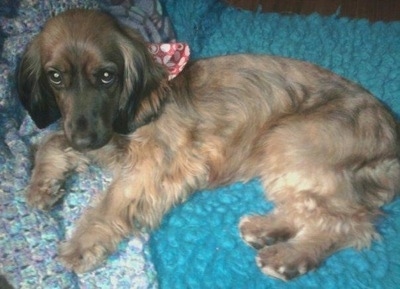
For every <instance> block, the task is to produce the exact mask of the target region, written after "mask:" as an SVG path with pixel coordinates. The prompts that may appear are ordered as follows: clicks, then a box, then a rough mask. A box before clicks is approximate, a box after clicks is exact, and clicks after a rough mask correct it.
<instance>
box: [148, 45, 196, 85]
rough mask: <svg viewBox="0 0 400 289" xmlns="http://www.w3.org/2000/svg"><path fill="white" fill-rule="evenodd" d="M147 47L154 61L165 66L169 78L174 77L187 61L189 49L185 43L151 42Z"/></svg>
mask: <svg viewBox="0 0 400 289" xmlns="http://www.w3.org/2000/svg"><path fill="white" fill-rule="evenodd" d="M148 47H149V50H150V53H151V54H153V57H154V59H155V61H157V62H158V63H160V64H162V65H164V66H165V67H166V68H167V70H168V72H169V77H168V79H169V80H171V79H173V78H174V77H176V76H177V75H178V74H179V73H180V72H181V71H182V70H183V68H184V67H185V65H186V63H187V62H188V61H189V55H190V49H189V46H188V45H187V44H186V43H177V42H172V43H160V44H157V43H151V44H149V46H148Z"/></svg>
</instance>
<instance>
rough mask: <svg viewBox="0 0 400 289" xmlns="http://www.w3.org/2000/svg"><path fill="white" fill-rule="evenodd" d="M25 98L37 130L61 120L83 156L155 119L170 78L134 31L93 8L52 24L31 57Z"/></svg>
mask: <svg viewBox="0 0 400 289" xmlns="http://www.w3.org/2000/svg"><path fill="white" fill-rule="evenodd" d="M17 78H18V79H17V81H18V90H19V97H20V100H21V102H22V104H23V105H24V107H25V108H26V109H27V111H28V112H29V114H30V115H31V117H32V119H33V120H34V122H35V123H36V125H37V126H38V127H39V128H44V127H46V126H48V125H49V124H50V123H52V122H54V121H56V120H57V119H58V118H60V117H62V120H63V127H64V132H65V135H66V137H67V138H68V140H69V141H70V143H71V145H72V146H73V147H74V148H76V149H78V150H88V149H96V148H99V147H101V146H103V145H105V144H106V143H107V142H108V141H109V140H110V139H111V137H112V134H113V133H114V132H116V133H120V134H128V133H130V132H132V131H134V130H135V129H136V128H137V127H139V126H141V125H143V124H145V123H147V122H149V121H150V120H151V119H152V118H154V117H155V116H156V115H157V114H158V111H159V109H160V107H161V105H162V101H163V99H162V98H163V93H161V91H162V90H163V88H164V87H165V86H166V78H167V73H166V71H165V70H164V69H163V67H161V66H160V65H159V64H157V63H155V61H154V60H153V58H152V56H151V55H150V53H149V51H148V49H147V45H146V44H145V43H144V41H143V40H142V38H141V37H140V36H139V35H138V34H137V33H136V32H134V31H132V30H130V29H128V28H125V27H123V26H121V25H120V24H119V23H118V22H117V21H116V20H115V19H113V18H112V17H111V16H109V15H107V14H105V13H101V12H98V11H93V10H70V11H67V12H64V13H62V14H60V15H58V16H56V17H54V18H52V19H50V20H49V21H48V22H47V23H46V24H45V26H44V28H43V30H42V32H41V33H40V34H39V35H38V36H36V38H34V39H33V41H32V42H31V44H30V45H29V46H28V48H27V50H26V51H25V53H24V55H23V57H22V59H21V63H20V67H19V71H18V77H17Z"/></svg>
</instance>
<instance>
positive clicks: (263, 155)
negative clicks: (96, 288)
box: [18, 10, 400, 280]
mask: <svg viewBox="0 0 400 289" xmlns="http://www.w3.org/2000/svg"><path fill="white" fill-rule="evenodd" d="M18 81H19V83H18V88H19V95H20V99H21V102H22V103H23V105H24V106H25V108H26V109H27V110H28V112H29V113H30V115H31V116H32V118H33V120H34V121H35V122H36V124H37V126H38V127H40V128H42V127H45V126H47V125H48V124H50V123H51V122H53V121H55V120H57V119H58V118H59V117H61V118H62V123H63V132H58V133H54V134H52V135H51V136H50V137H48V138H47V139H46V140H45V141H44V143H43V144H42V145H41V146H40V147H39V149H38V151H37V153H36V158H35V166H34V169H33V173H32V180H31V183H30V185H29V188H28V190H27V199H28V202H29V203H30V204H31V205H32V206H33V207H36V208H39V209H49V208H50V207H51V206H52V205H53V204H54V203H55V202H56V201H57V200H58V199H60V197H61V196H62V194H63V192H64V191H63V190H60V187H61V186H62V184H63V182H64V180H65V178H66V176H67V175H68V174H69V173H71V172H72V171H75V170H78V171H79V170H80V169H82V168H84V167H85V166H87V164H88V163H89V161H96V162H98V163H100V164H103V165H106V166H108V167H110V168H111V170H112V171H113V172H114V179H113V181H112V183H111V185H110V187H109V189H108V191H107V193H106V194H105V196H104V198H103V199H102V200H101V201H100V202H99V204H98V205H97V206H95V207H94V208H90V209H88V210H87V211H86V213H85V214H84V216H83V217H82V218H81V220H80V222H78V224H77V228H76V231H75V233H74V234H73V236H72V238H71V239H70V240H68V241H66V242H65V243H63V244H62V245H61V246H60V251H59V255H60V258H61V260H62V261H63V263H64V264H65V265H66V266H67V267H68V268H70V269H73V270H74V271H76V272H84V271H87V270H90V269H92V268H94V267H95V266H98V265H99V264H100V263H101V262H102V260H103V259H104V258H105V257H106V256H107V254H109V253H110V252H112V251H113V250H115V248H116V246H117V244H118V242H120V240H121V239H122V238H124V237H125V236H127V235H129V234H131V233H132V232H134V231H135V229H137V228H138V226H147V227H150V228H153V227H155V226H157V225H158V224H159V223H160V220H161V218H162V216H163V215H164V213H165V212H167V211H168V210H169V209H170V208H171V206H173V205H176V204H178V203H179V202H182V201H183V200H185V198H186V197H187V196H188V195H189V194H191V193H192V192H194V191H196V190H200V189H204V188H213V187H217V186H221V185H225V184H228V183H231V182H236V181H242V182H246V181H248V180H250V179H252V178H254V177H259V178H260V180H261V183H262V185H263V187H264V188H265V193H266V196H267V197H268V199H270V200H271V201H273V202H274V203H275V205H276V208H275V209H274V211H273V212H272V213H271V214H269V215H265V216H263V215H257V216H247V217H244V218H243V219H242V220H241V222H240V225H239V226H240V232H241V235H242V237H243V239H244V240H245V241H246V242H247V243H248V244H249V245H251V246H252V247H254V248H255V249H257V250H258V255H257V260H256V261H257V264H258V266H259V267H260V268H261V270H262V271H263V272H264V273H266V274H269V275H271V276H274V277H277V278H281V279H284V280H288V279H291V278H293V277H296V276H298V275H300V274H304V273H306V272H307V271H309V270H311V269H313V268H315V267H316V266H318V265H319V264H320V263H321V261H323V259H324V258H325V257H327V256H328V255H329V254H332V253H333V252H335V251H337V250H339V249H341V248H344V247H348V246H354V247H357V248H361V247H364V246H367V245H368V244H370V242H371V241H372V240H373V239H374V238H376V237H377V233H376V231H375V229H374V225H373V221H374V218H375V217H376V216H377V215H379V214H380V211H379V207H380V206H382V205H383V204H385V203H387V202H389V201H390V200H391V199H392V198H393V197H394V196H395V194H396V192H397V191H398V190H399V187H400V162H399V156H400V153H399V129H398V126H397V123H396V121H395V119H394V118H393V117H392V115H391V114H390V113H389V112H388V110H387V109H386V108H385V107H384V105H382V104H381V103H380V102H379V101H377V100H376V99H375V98H374V97H373V96H372V95H371V94H370V93H369V92H368V91H366V90H365V89H363V88H362V87H360V86H358V85H356V84H354V83H352V82H350V81H348V80H345V79H343V78H341V77H340V76H337V75H335V74H333V73H331V72H329V71H326V70H324V69H321V68H319V67H316V66H314V65H312V64H309V63H305V62H301V61H296V60H291V59H285V58H279V57H271V56H261V55H234V56H224V57H216V58H210V59H203V60H198V61H193V62H191V63H189V64H188V65H187V67H186V68H185V69H184V71H183V72H182V73H181V74H180V75H179V76H178V77H176V78H175V79H173V80H172V81H168V80H167V73H166V71H165V69H164V68H163V67H162V66H161V65H159V64H157V63H156V62H155V61H154V60H153V58H152V56H151V54H150V53H149V52H148V49H147V46H146V43H144V41H143V40H142V39H141V37H140V36H139V35H138V34H137V33H136V32H135V31H132V30H130V29H128V28H126V27H123V26H121V25H120V24H119V23H117V21H116V20H114V19H113V18H112V17H110V16H108V15H106V14H103V13H101V12H97V11H89V10H71V11H68V12H65V13H62V14H60V15H58V16H56V17H55V18H53V19H51V20H49V21H48V23H47V24H46V25H45V27H44V29H43V31H42V32H41V33H40V34H39V35H38V36H37V37H36V38H34V39H33V41H32V43H31V44H30V45H29V46H28V48H27V50H26V52H25V54H24V55H23V57H22V60H21V65H20V69H19V75H18ZM243 193H245V192H243ZM210 218H212V216H210ZM183 229H184V228H183Z"/></svg>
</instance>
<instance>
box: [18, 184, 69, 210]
mask: <svg viewBox="0 0 400 289" xmlns="http://www.w3.org/2000/svg"><path fill="white" fill-rule="evenodd" d="M62 184H63V182H62V181H60V180H57V179H40V180H33V181H32V182H31V184H30V185H29V187H28V190H27V195H26V198H27V201H28V204H29V205H31V206H32V207H34V208H37V209H40V210H49V209H50V208H51V207H52V206H53V205H54V204H55V203H56V202H57V201H58V200H59V199H60V198H61V197H62V196H63V195H64V193H65V191H64V190H63V189H62V188H61V187H62Z"/></svg>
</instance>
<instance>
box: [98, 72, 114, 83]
mask: <svg viewBox="0 0 400 289" xmlns="http://www.w3.org/2000/svg"><path fill="white" fill-rule="evenodd" d="M114 80H115V75H114V73H112V72H109V71H102V72H101V73H100V81H101V83H102V84H104V85H110V84H112V83H113V82H114Z"/></svg>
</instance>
